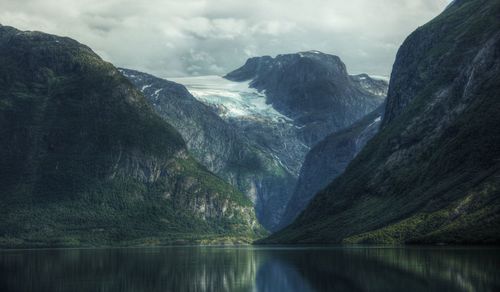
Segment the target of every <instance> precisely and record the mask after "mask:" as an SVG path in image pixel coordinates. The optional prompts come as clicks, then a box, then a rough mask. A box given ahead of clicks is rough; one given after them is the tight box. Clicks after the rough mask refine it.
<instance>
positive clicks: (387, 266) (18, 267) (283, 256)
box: [0, 246, 500, 292]
mask: <svg viewBox="0 0 500 292" xmlns="http://www.w3.org/2000/svg"><path fill="white" fill-rule="evenodd" d="M0 291H163V292H165V291H270V292H279V291H291V292H293V291H300V292H304V291H440V292H444V291H479V292H486V291H500V249H498V248H470V247H469V248H462V247H453V248H452V247H365V246H359V247H343V246H339V247H265V246H264V247H260V246H257V247H254V246H242V247H161V248H123V249H45V250H3V251H0Z"/></svg>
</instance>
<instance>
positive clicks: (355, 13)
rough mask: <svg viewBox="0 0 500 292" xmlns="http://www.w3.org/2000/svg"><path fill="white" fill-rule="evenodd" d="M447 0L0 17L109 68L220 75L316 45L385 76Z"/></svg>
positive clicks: (57, 3)
mask: <svg viewBox="0 0 500 292" xmlns="http://www.w3.org/2000/svg"><path fill="white" fill-rule="evenodd" d="M449 2H450V1H449V0H300V1H299V0H251V1H248V0H247V1H240V0H149V1H146V0H134V1H130V0H0V23H2V24H3V25H11V26H14V27H17V28H19V29H22V30H40V31H44V32H48V33H54V34H58V35H64V36H69V37H72V38H74V39H77V40H78V41H80V42H82V43H84V44H87V45H89V46H90V47H91V48H92V49H94V51H96V52H97V53H98V54H99V55H101V57H103V58H104V59H106V60H107V61H110V62H112V63H114V64H115V65H116V66H121V67H128V68H132V69H138V70H142V71H146V72H150V73H154V74H157V75H159V76H163V77H175V76H185V75H206V74H224V73H227V72H229V71H230V70H232V69H235V68H237V67H239V66H240V65H242V64H243V63H244V62H245V60H246V59H247V58H248V57H252V56H260V55H271V56H275V55H277V54H280V53H291V52H298V51H305V50H313V49H315V50H320V51H323V52H325V53H331V54H335V55H338V56H340V57H341V58H342V59H343V60H344V62H345V63H346V64H347V66H348V70H349V71H350V72H351V73H361V72H366V73H369V74H375V75H389V74H390V71H391V67H392V63H393V61H394V58H395V55H396V52H397V49H398V47H399V46H400V44H401V43H402V42H403V40H404V39H405V38H406V36H407V35H408V34H409V33H411V32H412V31H413V30H415V29H416V28H417V27H418V26H420V25H423V24H424V23H426V22H427V21H429V20H430V19H432V18H433V17H434V16H436V15H438V14H439V13H440V12H441V11H442V10H443V9H444V8H445V7H446V5H447V4H448V3H449Z"/></svg>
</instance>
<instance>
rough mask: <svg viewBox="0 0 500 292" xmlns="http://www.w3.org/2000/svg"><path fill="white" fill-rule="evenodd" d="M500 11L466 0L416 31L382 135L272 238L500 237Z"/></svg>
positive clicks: (402, 56) (401, 60)
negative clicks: (460, 207) (499, 65)
mask: <svg viewBox="0 0 500 292" xmlns="http://www.w3.org/2000/svg"><path fill="white" fill-rule="evenodd" d="M499 13H500V3H499V2H497V1H485V0H474V1H458V2H456V3H455V4H454V5H453V6H451V7H450V8H449V9H447V10H446V11H445V12H444V13H443V14H442V15H440V16H439V17H437V18H436V19H435V20H433V21H431V22H430V23H429V24H427V25H425V26H423V27H421V28H419V29H418V30H417V31H416V32H414V33H413V34H412V35H411V36H410V37H409V38H408V39H407V40H406V41H405V43H404V44H403V46H402V47H401V49H400V51H399V53H398V57H397V60H396V63H395V66H394V71H393V76H392V80H391V89H390V92H389V96H388V100H387V103H388V105H387V108H386V109H387V110H386V116H385V119H384V122H383V127H382V129H381V131H380V132H379V134H377V135H376V136H375V137H374V138H373V139H372V140H371V141H370V142H369V143H368V144H367V146H366V147H365V148H364V149H363V151H362V152H361V153H360V154H359V155H358V156H357V157H356V159H355V160H354V161H353V162H352V163H351V164H350V165H349V167H348V168H347V170H346V172H345V173H344V174H343V175H342V176H340V177H339V178H337V179H336V180H334V181H333V182H332V183H331V184H330V185H329V186H328V187H327V188H326V189H325V190H324V191H322V192H320V193H319V194H317V195H316V197H315V199H314V200H313V201H312V202H311V204H310V205H309V207H308V208H307V209H306V210H305V211H304V212H303V213H302V214H301V216H300V217H299V218H298V220H296V221H295V222H294V223H293V224H292V225H291V226H289V227H288V228H286V229H285V230H283V231H281V232H279V233H277V234H275V235H272V236H271V237H270V238H268V239H267V240H265V242H273V243H275V242H280V243H283V242H294V243H296V242H300V243H322V242H337V243H338V242H348V243H353V242H365V243H415V242H423V243H498V242H500V226H499V222H500V217H499V216H498V211H499V210H498V208H499V201H498V200H499V199H500V198H499V197H500V192H499V191H498V177H499V176H500V148H499V147H498V145H500V128H499V127H498V125H500V116H499V115H498V113H499V112H500V103H499V102H498V95H499V93H500V74H499V72H500V68H499V67H498V54H496V53H495V52H496V51H495V48H498V45H499V42H500V40H499V38H498V32H499V31H500V19H499V18H498V15H499ZM462 205H466V206H469V207H467V208H464V209H463V210H462V211H461V212H459V213H458V214H455V213H454V212H455V211H454V210H455V209H456V208H457V207H458V206H462Z"/></svg>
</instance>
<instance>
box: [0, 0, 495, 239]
mask: <svg viewBox="0 0 500 292" xmlns="http://www.w3.org/2000/svg"><path fill="white" fill-rule="evenodd" d="M498 15H500V2H498V1H489V0H455V1H453V2H452V3H451V4H450V5H449V6H448V7H447V8H446V9H445V11H444V12H443V13H442V14H441V15H439V16H438V17H436V18H435V19H434V20H432V21H430V22H429V23H427V24H425V25H424V26H422V27H420V28H418V29H417V30H416V31H415V32H413V33H412V34H411V35H410V36H409V37H408V38H407V39H406V40H405V41H404V43H403V44H402V46H401V48H400V49H399V51H398V53H397V56H396V60H395V63H394V66H393V70H392V75H391V78H390V83H389V84H388V83H387V82H386V81H385V80H383V78H379V77H373V76H370V75H367V74H359V75H350V74H349V73H348V71H347V68H346V65H345V64H344V63H343V62H342V60H341V59H340V58H339V57H338V56H334V55H330V54H325V53H322V52H319V51H306V52H299V53H293V54H281V55H277V56H276V57H271V56H261V57H252V58H250V59H248V60H247V61H246V63H245V64H244V65H243V66H241V67H240V68H238V69H236V70H234V71H232V72H230V73H228V74H226V75H225V76H196V77H181V78H171V80H166V79H165V78H162V76H159V77H158V76H154V75H151V74H148V73H145V72H140V71H137V70H133V69H126V68H116V67H115V66H114V65H112V64H111V63H108V62H106V61H104V60H103V59H101V58H100V57H99V56H98V55H97V54H96V53H94V52H93V51H92V50H91V49H90V48H89V47H87V46H85V45H83V44H81V43H79V42H77V41H76V40H73V39H70V38H66V37H59V36H55V35H50V34H46V33H42V32H33V31H20V30H17V29H15V28H13V27H9V26H3V25H0V125H1V126H0V136H1V137H2V139H0V157H1V159H0V207H1V208H2V210H3V212H1V213H0V247H75V246H137V245H171V244H191V243H193V244H213V243H217V244H220V243H250V242H253V241H254V240H258V241H257V242H258V243H261V244H264V243H265V244H332V243H334V244H337V243H343V244H414V243H449V244H460V243H481V244H484V243H498V242H500V237H499V235H500V232H499V231H500V147H499V145H500V127H499V125H500V116H499V115H498V113H500V102H499V100H498V95H499V94H500V18H499V17H498ZM269 232H274V233H272V234H270V235H269ZM265 236H268V237H265ZM264 237H265V238H264Z"/></svg>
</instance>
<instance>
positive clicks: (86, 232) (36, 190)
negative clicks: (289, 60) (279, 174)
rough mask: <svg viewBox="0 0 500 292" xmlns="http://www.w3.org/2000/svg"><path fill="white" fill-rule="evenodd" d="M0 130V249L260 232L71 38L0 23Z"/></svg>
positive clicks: (243, 205) (116, 78)
mask: <svg viewBox="0 0 500 292" xmlns="http://www.w3.org/2000/svg"><path fill="white" fill-rule="evenodd" d="M0 124H1V125H2V127H1V129H0V136H1V137H2V140H1V141H0V153H1V154H0V155H1V157H2V159H1V161H0V178H1V179H0V181H1V182H2V183H1V184H0V194H1V196H0V207H1V209H2V210H4V211H3V212H2V213H1V214H0V238H1V239H0V244H1V245H4V246H68V245H70V246H73V245H114V244H139V243H169V242H173V241H185V240H188V241H199V240H207V239H214V238H218V239H221V240H225V239H224V238H229V237H238V238H239V239H238V240H250V239H251V238H254V237H255V236H259V235H260V234H261V232H262V230H261V228H260V227H259V226H258V224H255V216H254V214H253V212H252V211H251V202H250V201H249V200H247V199H246V198H245V197H244V196H243V195H242V194H241V193H239V192H237V191H235V190H234V189H233V188H232V187H230V186H229V185H227V184H226V183H224V182H223V181H222V180H220V179H219V178H217V177H216V176H214V175H212V174H211V173H209V172H208V171H207V170H206V169H204V168H203V167H202V166H200V165H199V164H197V163H196V162H194V160H193V159H191V158H190V157H189V155H186V154H185V145H184V141H183V140H182V138H181V136H180V135H179V134H178V133H177V132H176V131H175V130H174V129H173V128H172V127H171V126H170V125H168V124H167V123H165V122H163V121H162V120H161V119H160V118H159V117H157V116H156V115H155V114H154V113H153V111H152V110H151V108H150V107H149V105H148V104H147V102H146V101H145V99H144V97H143V96H142V95H141V94H140V93H139V92H137V91H136V90H135V89H133V87H132V86H131V84H130V83H129V82H128V81H127V80H126V79H125V78H124V77H123V76H122V75H121V74H120V73H119V72H118V71H117V70H116V69H115V68H114V67H113V66H112V65H111V64H109V63H106V62H104V61H102V60H101V59H100V58H99V57H98V56H97V55H95V54H94V53H93V52H92V51H91V50H90V49H89V48H87V47H85V46H83V45H81V44H79V43H77V42H76V41H73V40H71V39H68V38H60V37H56V36H51V35H46V34H42V33H34V32H19V31H17V30H15V29H13V28H10V27H0ZM202 203H207V204H210V206H209V207H207V209H210V210H207V211H206V212H205V213H203V211H200V210H202V206H201V205H202ZM223 209H227V210H226V211H225V212H223ZM208 212H213V213H212V214H207V213H208Z"/></svg>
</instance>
